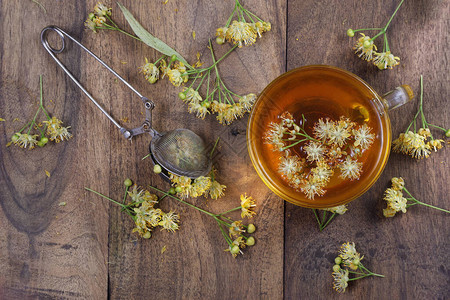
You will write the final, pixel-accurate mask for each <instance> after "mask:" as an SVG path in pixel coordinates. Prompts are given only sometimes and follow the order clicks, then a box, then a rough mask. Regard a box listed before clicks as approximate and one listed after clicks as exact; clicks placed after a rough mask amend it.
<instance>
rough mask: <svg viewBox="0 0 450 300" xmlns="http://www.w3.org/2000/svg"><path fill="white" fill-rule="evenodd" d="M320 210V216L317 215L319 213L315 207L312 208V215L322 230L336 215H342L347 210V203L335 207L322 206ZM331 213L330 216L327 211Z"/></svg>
mask: <svg viewBox="0 0 450 300" xmlns="http://www.w3.org/2000/svg"><path fill="white" fill-rule="evenodd" d="M319 210H321V211H322V217H321V218H320V217H319V214H318V213H317V211H316V209H313V212H314V216H315V217H316V220H317V223H318V224H319V230H320V231H322V230H324V229H325V227H327V225H328V224H329V223H330V222H331V220H333V218H334V217H335V216H336V215H343V214H345V213H346V212H347V210H348V208H347V205H346V204H344V205H339V206H335V207H330V208H323V209H319ZM329 212H330V213H331V216H329V214H328V213H329Z"/></svg>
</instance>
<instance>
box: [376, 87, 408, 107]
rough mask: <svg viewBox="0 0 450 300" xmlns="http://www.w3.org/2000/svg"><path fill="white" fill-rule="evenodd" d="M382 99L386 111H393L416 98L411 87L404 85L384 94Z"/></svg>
mask: <svg viewBox="0 0 450 300" xmlns="http://www.w3.org/2000/svg"><path fill="white" fill-rule="evenodd" d="M382 98H383V99H382V101H383V105H384V107H385V109H386V110H392V109H394V108H397V107H399V106H402V105H403V104H405V103H408V102H409V101H411V99H412V98H414V93H413V91H412V89H411V87H410V86H409V85H407V84H404V85H402V86H399V87H397V88H396V89H395V90H393V91H390V92H388V93H386V94H384V95H383V97H382Z"/></svg>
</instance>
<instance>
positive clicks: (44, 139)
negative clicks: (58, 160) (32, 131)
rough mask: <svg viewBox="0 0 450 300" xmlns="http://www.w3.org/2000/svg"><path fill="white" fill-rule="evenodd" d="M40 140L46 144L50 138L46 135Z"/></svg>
mask: <svg viewBox="0 0 450 300" xmlns="http://www.w3.org/2000/svg"><path fill="white" fill-rule="evenodd" d="M40 142H42V143H44V145H45V144H47V143H48V138H47V137H45V136H44V137H42V138H41V139H40Z"/></svg>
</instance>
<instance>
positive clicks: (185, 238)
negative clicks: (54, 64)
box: [105, 1, 285, 299]
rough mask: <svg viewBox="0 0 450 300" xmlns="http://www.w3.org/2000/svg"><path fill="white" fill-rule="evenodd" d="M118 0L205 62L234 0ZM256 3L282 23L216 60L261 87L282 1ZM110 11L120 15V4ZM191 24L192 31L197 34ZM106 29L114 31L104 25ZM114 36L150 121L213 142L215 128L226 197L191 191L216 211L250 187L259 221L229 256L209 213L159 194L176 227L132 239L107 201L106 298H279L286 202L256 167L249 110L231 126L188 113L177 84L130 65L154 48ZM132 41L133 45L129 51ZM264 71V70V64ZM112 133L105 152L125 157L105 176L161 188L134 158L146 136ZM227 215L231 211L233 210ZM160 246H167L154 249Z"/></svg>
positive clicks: (280, 62) (119, 104) (242, 89)
mask: <svg viewBox="0 0 450 300" xmlns="http://www.w3.org/2000/svg"><path fill="white" fill-rule="evenodd" d="M123 4H124V5H125V6H126V7H127V8H128V9H129V10H130V11H131V12H132V13H133V14H134V15H135V17H136V18H137V19H138V20H139V21H140V22H141V23H142V24H143V26H145V27H146V28H147V29H148V30H150V32H152V33H153V34H154V35H155V36H157V37H159V38H161V39H162V40H164V41H165V42H166V43H167V44H169V45H171V46H172V47H174V48H175V49H177V51H179V52H180V53H182V55H183V56H184V57H185V58H187V59H188V61H195V56H196V53H197V52H200V53H201V54H202V61H204V62H205V63H206V64H207V65H208V64H210V63H211V58H210V54H209V49H207V48H206V46H207V44H208V39H209V38H214V30H215V28H217V27H219V26H221V25H222V24H224V23H225V22H226V19H227V16H228V15H229V13H230V12H231V11H232V9H233V3H231V2H227V3H226V2H223V3H217V2H212V3H208V2H204V1H198V2H192V1H176V2H175V1H169V2H168V3H167V4H166V5H162V4H161V3H160V2H157V1H155V2H152V3H146V4H142V3H136V2H135V1H126V2H124V3H123ZM254 4H255V2H253V6H255V5H254ZM249 5H252V3H249ZM255 13H257V14H259V15H260V16H262V17H264V18H278V19H280V20H281V23H280V22H279V21H277V23H279V24H280V27H279V28H278V29H276V31H277V32H276V35H275V33H274V34H273V35H272V36H271V38H263V39H261V40H260V41H258V42H259V45H257V46H255V47H251V48H245V49H239V50H237V51H235V52H234V53H232V54H231V55H230V57H228V58H227V61H226V63H224V64H222V65H221V66H220V68H221V72H222V74H223V80H224V81H225V82H226V83H227V84H228V85H229V86H230V87H232V88H233V90H235V91H236V92H237V93H241V94H245V93H250V92H252V91H259V90H261V89H262V88H263V87H264V86H265V85H267V84H268V83H269V82H270V80H272V79H274V78H275V77H276V76H278V75H279V74H281V73H282V72H283V71H284V69H285V64H284V62H285V57H284V53H285V50H284V45H285V25H284V23H283V22H284V18H285V3H284V2H283V1H280V2H270V3H269V4H266V5H263V6H261V7H259V8H258V10H256V11H255ZM186 16H189V17H186ZM209 16H215V17H214V18H211V17H209ZM115 17H116V19H117V21H118V22H120V23H121V24H125V22H124V20H123V18H122V17H121V16H120V14H119V13H118V12H117V13H116V14H115ZM125 27H126V26H125ZM126 28H128V27H126ZM193 31H195V32H196V38H195V40H194V39H193V38H192V32H193ZM105 34H106V33H105ZM107 34H108V36H111V33H107ZM119 38H120V40H117V41H116V40H114V39H115V37H111V39H110V40H109V45H110V46H111V47H114V49H115V50H114V51H117V53H120V55H121V56H122V57H123V55H127V56H125V57H126V58H124V60H126V61H127V62H128V63H127V65H126V66H127V69H128V72H129V77H128V78H129V79H130V81H131V82H133V83H134V84H136V85H137V86H139V87H140V89H141V91H142V92H143V93H144V94H145V95H147V97H149V98H151V99H153V100H154V102H155V104H156V108H155V114H154V126H155V128H157V129H161V130H172V129H176V128H185V127H187V128H189V129H191V130H193V131H194V132H196V133H198V134H199V135H200V136H202V137H203V138H204V139H205V140H206V141H208V142H210V143H212V142H214V141H215V139H216V138H217V137H220V144H219V149H218V152H217V155H216V159H215V166H216V167H217V168H218V169H219V181H220V182H221V183H223V184H225V185H227V186H228V188H227V191H226V197H225V198H223V199H220V200H217V201H208V202H207V203H206V202H205V200H203V199H197V200H191V201H193V202H194V203H195V204H196V205H199V206H201V207H206V208H207V209H208V210H210V211H214V212H220V211H225V210H227V209H230V208H232V207H234V206H237V205H239V200H238V199H239V195H240V194H241V193H244V192H247V193H248V194H249V195H252V196H253V197H254V198H255V199H257V201H258V207H259V209H258V216H257V219H255V220H254V222H255V223H256V225H257V226H258V231H257V233H256V234H255V238H256V239H257V243H258V244H257V246H255V247H253V248H251V249H248V250H247V251H245V254H244V256H242V257H239V258H237V259H233V258H232V257H231V256H230V255H229V254H228V253H226V252H224V249H225V248H226V244H225V241H224V240H223V237H222V235H221V232H220V230H219V228H218V227H217V225H216V223H215V221H214V220H213V219H211V218H210V217H208V216H205V215H203V214H201V213H199V212H197V211H193V210H192V209H189V208H186V207H183V206H181V205H179V204H177V203H176V202H174V201H173V200H170V199H166V200H164V201H163V203H162V204H161V207H162V208H163V209H165V210H169V209H174V210H176V211H177V212H180V214H181V222H182V224H181V229H180V231H179V232H177V233H175V234H171V233H168V232H161V231H155V233H154V235H153V237H152V238H151V239H150V240H149V241H140V242H136V236H135V235H131V234H130V231H131V229H132V228H133V224H132V222H131V221H130V220H129V219H128V218H127V217H126V216H124V215H123V213H120V212H119V210H118V209H113V210H112V215H111V216H112V217H111V224H110V244H109V247H110V252H109V257H110V265H109V270H110V272H109V274H110V295H111V298H113V299H123V298H126V297H131V298H134V299H143V298H145V297H148V295H153V296H154V297H156V298H169V299H199V298H200V299H201V298H223V299H232V298H235V297H236V295H242V296H243V297H244V298H245V297H249V298H253V297H261V298H266V299H276V298H281V297H282V294H283V286H282V279H283V248H282V245H283V205H284V203H283V202H282V201H280V199H277V198H276V197H274V196H273V195H272V194H271V193H270V192H269V191H268V189H267V188H266V187H265V186H264V184H263V183H262V182H261V181H260V180H259V179H258V178H257V177H256V176H255V174H254V172H253V167H252V165H251V162H250V160H249V157H248V155H247V150H246V146H245V127H246V122H247V117H245V118H243V119H242V120H239V121H236V122H234V123H233V124H232V125H231V126H223V125H220V124H219V123H218V122H217V121H216V120H215V117H213V116H208V117H207V118H206V119H205V120H204V121H202V120H199V119H197V118H195V116H193V115H190V114H188V113H187V107H186V106H185V105H183V104H182V102H181V101H180V99H178V97H177V94H178V92H179V91H180V89H177V88H174V87H173V86H172V85H171V84H170V83H169V82H168V81H167V80H164V81H160V82H158V83H157V84H154V85H149V84H148V83H146V82H145V80H144V79H143V78H142V76H138V75H137V67H138V66H140V65H142V64H143V62H144V57H148V58H149V59H150V60H155V59H156V58H158V56H157V54H155V53H154V51H152V50H150V49H149V48H148V47H146V46H142V44H141V43H139V42H134V41H131V40H130V39H129V38H127V37H119ZM129 47H132V48H133V51H130V52H127V48H129ZM214 47H215V49H216V52H217V56H218V57H220V56H221V55H222V54H223V53H225V52H226V51H227V50H228V49H229V48H230V47H229V45H224V46H222V47H220V46H218V45H214ZM264 53H270V54H271V56H273V57H274V59H273V60H269V61H268V60H265V59H264ZM267 71H268V72H270V76H266V74H265V73H264V72H267ZM135 100H136V99H135ZM115 103H116V105H115V107H114V111H116V112H121V113H122V114H125V115H127V116H133V117H134V118H135V117H136V107H138V108H139V109H141V107H140V106H137V105H140V104H139V103H136V102H134V103H135V105H130V104H128V105H124V104H123V103H126V102H124V101H123V100H122V99H117V101H116V102H115ZM136 104H137V105H136ZM138 111H139V110H138ZM137 117H138V118H140V117H141V116H140V115H138V116H137ZM232 132H234V133H235V134H232ZM236 132H237V133H238V134H237V135H236ZM111 134H112V136H113V138H112V141H114V142H113V146H112V147H113V149H114V150H112V152H116V151H117V152H119V153H126V157H120V156H117V155H115V156H112V157H111V175H110V176H111V181H112V182H119V183H120V182H122V181H123V179H124V178H125V177H127V176H129V177H131V178H137V179H138V184H141V185H144V186H145V185H147V184H152V185H157V186H160V187H164V188H167V186H168V184H167V183H164V182H162V181H161V180H160V179H159V178H158V177H155V176H154V175H153V174H152V171H151V170H152V167H151V164H150V162H149V161H144V162H143V163H142V162H140V158H141V157H143V156H145V155H146V154H147V153H148V144H149V139H147V138H145V137H139V138H136V140H135V141H134V142H133V144H128V145H127V144H124V141H123V139H122V138H121V137H119V135H118V134H117V133H116V132H111ZM116 136H117V138H116ZM116 140H117V142H116ZM124 147H126V150H125V151H124ZM122 193H123V188H122V186H121V185H118V186H117V189H113V190H112V194H113V195H117V196H119V197H120V195H121V194H122ZM234 217H235V218H237V217H238V214H235V215H234ZM164 246H165V247H166V249H167V250H166V251H165V252H164V254H161V249H162V248H163V247H164ZM256 265H258V267H255V266H256Z"/></svg>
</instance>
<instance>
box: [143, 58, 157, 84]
mask: <svg viewBox="0 0 450 300" xmlns="http://www.w3.org/2000/svg"><path fill="white" fill-rule="evenodd" d="M139 69H140V72H141V73H143V74H144V77H145V80H147V81H148V82H149V83H155V82H156V81H157V80H158V79H159V69H158V67H157V66H155V64H153V63H150V62H148V60H147V58H145V65H143V66H141V67H139Z"/></svg>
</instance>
